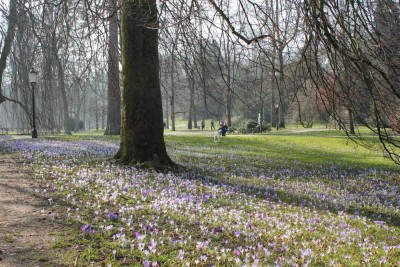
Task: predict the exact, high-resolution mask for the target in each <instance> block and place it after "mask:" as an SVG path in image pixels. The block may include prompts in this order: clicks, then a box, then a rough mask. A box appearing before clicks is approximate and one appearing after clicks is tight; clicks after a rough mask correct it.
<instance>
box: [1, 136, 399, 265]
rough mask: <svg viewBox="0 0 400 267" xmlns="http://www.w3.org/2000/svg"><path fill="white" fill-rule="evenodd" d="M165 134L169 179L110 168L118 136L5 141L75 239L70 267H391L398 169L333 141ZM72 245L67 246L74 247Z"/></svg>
mask: <svg viewBox="0 0 400 267" xmlns="http://www.w3.org/2000/svg"><path fill="white" fill-rule="evenodd" d="M213 134H214V132H213V131H204V132H201V131H200V130H193V131H180V132H177V133H172V132H169V131H167V132H166V136H165V139H166V144H167V149H168V152H169V154H170V156H171V157H172V158H173V160H174V161H175V162H177V163H179V164H180V165H181V166H182V167H183V168H182V169H181V170H180V171H175V172H169V173H155V172H152V171H148V170H137V169H134V168H129V167H124V166H117V165H114V164H113V163H112V162H111V161H110V160H109V159H111V158H112V156H113V155H114V153H115V152H116V150H117V149H118V137H104V136H102V135H100V134H96V135H86V134H85V135H79V136H78V135H74V136H72V137H52V138H50V139H48V140H45V139H43V138H42V139H40V140H17V141H10V142H6V143H5V144H4V145H5V149H14V150H18V151H21V153H22V157H23V158H24V159H25V160H26V161H27V162H30V163H31V164H32V166H34V167H35V170H36V176H37V177H38V178H39V179H41V181H42V183H43V185H44V188H42V189H40V193H42V194H43V195H44V196H45V197H46V198H50V199H54V200H55V201H54V203H57V205H60V203H65V204H63V205H62V206H60V207H59V208H56V207H55V205H56V204H53V206H49V209H54V210H55V211H56V212H57V213H58V217H59V218H62V220H63V222H65V223H67V224H68V225H69V227H70V228H71V229H72V231H73V232H71V234H69V235H68V238H65V240H57V243H56V244H55V245H54V247H55V248H58V249H64V248H72V249H73V250H74V251H79V253H80V254H79V257H76V255H75V254H73V253H72V254H71V253H66V254H65V260H66V261H69V262H70V263H71V265H74V262H73V261H74V260H75V259H77V261H78V263H77V264H78V266H101V265H103V266H108V265H111V266H397V265H399V264H400V262H399V259H400V246H399V244H400V200H399V197H398V196H399V195H400V186H399V184H400V180H399V177H400V176H399V169H398V167H397V166H396V165H394V163H392V162H391V161H389V160H388V159H385V158H383V157H382V154H381V153H380V152H379V151H378V152H376V151H370V150H368V149H366V148H364V147H361V146H356V145H355V144H354V143H352V142H349V141H348V139H346V138H345V136H344V135H343V134H341V132H339V131H325V130H321V131H315V132H312V134H309V135H307V134H306V133H300V132H293V131H292V132H290V131H289V130H288V131H287V132H283V131H281V132H278V133H271V134H259V135H228V136H226V137H223V138H222V139H221V141H220V142H218V143H215V142H214V141H213ZM71 237H73V238H71Z"/></svg>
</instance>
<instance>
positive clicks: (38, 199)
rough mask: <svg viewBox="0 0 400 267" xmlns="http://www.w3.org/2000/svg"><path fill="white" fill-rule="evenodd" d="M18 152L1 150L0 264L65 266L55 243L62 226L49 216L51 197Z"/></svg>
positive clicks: (4, 265) (16, 266) (26, 266)
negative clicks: (18, 157)
mask: <svg viewBox="0 0 400 267" xmlns="http://www.w3.org/2000/svg"><path fill="white" fill-rule="evenodd" d="M15 156H16V155H10V154H2V153H1V152H0V266H3V267H19V266H21V267H22V266H23V267H28V266H62V263H60V262H58V260H57V258H59V257H58V256H59V255H57V252H56V251H54V250H53V249H52V243H53V242H54V241H55V240H56V239H57V237H58V236H60V235H62V232H63V231H62V228H61V226H60V225H59V224H57V222H56V221H54V220H53V219H52V218H51V216H49V210H48V208H49V206H48V200H47V199H45V198H43V197H42V196H40V195H39V194H38V193H36V191H35V189H38V188H39V186H40V185H39V184H38V182H37V181H35V179H34V177H33V176H32V175H31V174H30V173H29V172H28V171H26V170H23V168H22V163H19V162H18V161H16V160H15Z"/></svg>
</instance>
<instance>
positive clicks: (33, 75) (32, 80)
mask: <svg viewBox="0 0 400 267" xmlns="http://www.w3.org/2000/svg"><path fill="white" fill-rule="evenodd" d="M37 76H38V72H37V71H36V70H35V69H34V68H32V69H31V71H30V72H29V83H30V84H31V87H32V138H37V137H38V133H37V130H36V116H35V85H36V82H37Z"/></svg>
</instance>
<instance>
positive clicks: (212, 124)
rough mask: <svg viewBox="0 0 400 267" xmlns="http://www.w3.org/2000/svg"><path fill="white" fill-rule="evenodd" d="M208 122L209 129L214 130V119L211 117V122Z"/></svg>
mask: <svg viewBox="0 0 400 267" xmlns="http://www.w3.org/2000/svg"><path fill="white" fill-rule="evenodd" d="M210 124H211V127H210V128H211V130H215V126H214V119H211V123H210Z"/></svg>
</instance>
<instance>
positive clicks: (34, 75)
mask: <svg viewBox="0 0 400 267" xmlns="http://www.w3.org/2000/svg"><path fill="white" fill-rule="evenodd" d="M37 76H38V72H37V71H36V70H35V68H31V71H30V72H29V83H30V84H33V83H36V82H37Z"/></svg>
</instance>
